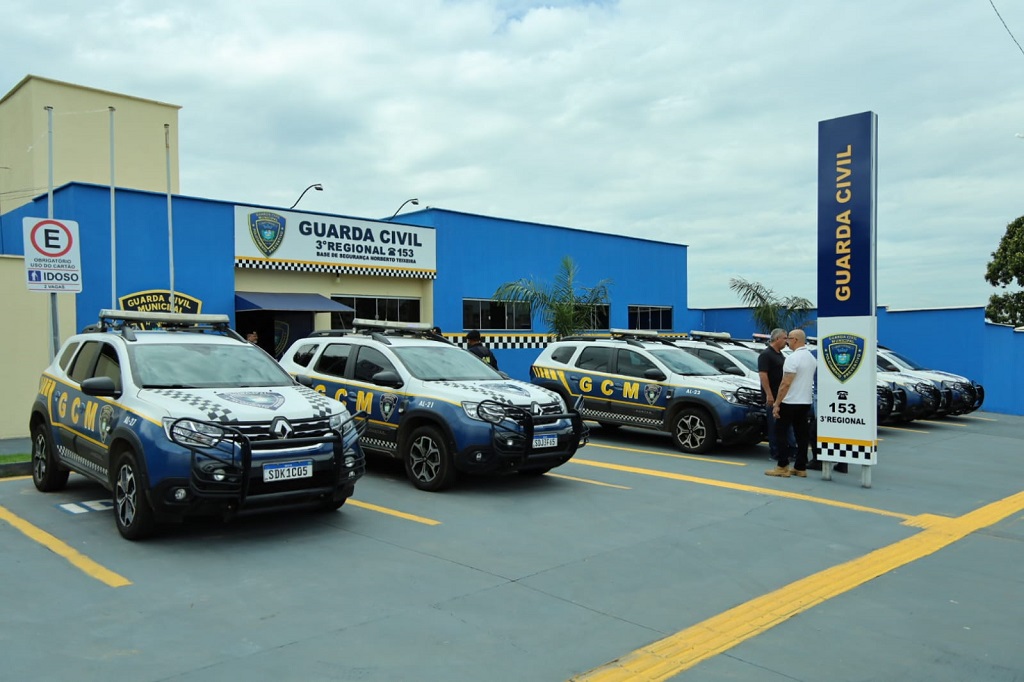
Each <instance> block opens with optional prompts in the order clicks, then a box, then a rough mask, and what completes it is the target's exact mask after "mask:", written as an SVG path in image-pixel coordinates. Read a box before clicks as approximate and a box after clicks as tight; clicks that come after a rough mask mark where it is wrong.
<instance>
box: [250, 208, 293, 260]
mask: <svg viewBox="0 0 1024 682" xmlns="http://www.w3.org/2000/svg"><path fill="white" fill-rule="evenodd" d="M284 224H285V220H284V216H279V215H277V214H276V213H273V212H271V211H254V212H252V213H250V214H249V235H250V236H251V237H252V241H253V243H254V244H255V245H256V248H257V249H259V250H260V251H262V252H263V255H264V256H270V255H273V253H274V252H275V251H277V248H278V247H279V246H281V242H283V241H284Z"/></svg>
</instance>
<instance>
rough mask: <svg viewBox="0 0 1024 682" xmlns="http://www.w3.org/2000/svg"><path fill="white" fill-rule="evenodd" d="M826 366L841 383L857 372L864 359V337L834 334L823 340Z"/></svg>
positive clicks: (822, 345) (822, 346)
mask: <svg viewBox="0 0 1024 682" xmlns="http://www.w3.org/2000/svg"><path fill="white" fill-rule="evenodd" d="M821 348H822V351H823V353H822V354H823V356H824V358H825V366H826V367H828V371H830V372H831V373H832V376H834V377H835V378H836V379H838V380H839V382H840V383H845V382H846V380H847V379H849V378H850V377H852V376H853V375H854V374H856V373H857V369H858V368H859V367H860V365H861V360H863V359H864V339H863V338H861V337H860V336H855V335H853V334H832V335H831V336H826V337H825V338H824V340H823V341H822V344H821Z"/></svg>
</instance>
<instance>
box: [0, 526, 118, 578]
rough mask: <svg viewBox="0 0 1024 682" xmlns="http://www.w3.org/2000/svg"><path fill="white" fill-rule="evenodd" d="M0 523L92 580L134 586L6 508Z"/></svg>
mask: <svg viewBox="0 0 1024 682" xmlns="http://www.w3.org/2000/svg"><path fill="white" fill-rule="evenodd" d="M0 521H6V522H7V523H9V524H11V525H12V526H13V527H14V528H16V529H17V530H19V531H21V532H22V533H23V534H24V535H25V536H26V537H28V538H29V539H30V540H35V541H36V542H38V543H39V544H41V545H42V546H43V547H45V548H47V549H48V550H50V551H51V552H53V553H54V554H56V555H57V556H61V557H64V558H65V559H67V560H68V562H69V563H70V564H71V565H72V566H74V567H75V568H77V569H78V570H80V571H82V572H83V573H85V574H86V575H87V576H89V577H90V578H95V579H96V580H99V581H100V582H101V583H104V584H106V585H109V586H110V587H124V586H125V585H131V584H132V581H130V580H128V579H127V578H125V577H123V576H120V575H118V574H117V573H114V572H113V571H111V570H110V569H107V568H104V567H103V566H100V565H99V564H98V563H96V562H95V561H93V560H92V559H90V558H89V557H87V556H85V555H84V554H82V553H81V552H79V551H78V550H77V549H75V548H74V547H72V546H70V545H68V544H67V543H66V542H64V541H63V540H58V539H57V538H55V537H54V536H52V535H50V534H49V533H47V532H46V531H45V530H43V529H42V528H39V527H37V526H34V525H32V524H31V523H29V522H28V521H26V520H25V519H23V518H21V517H20V516H16V515H15V514H12V513H11V512H10V511H8V510H7V509H5V508H4V507H0Z"/></svg>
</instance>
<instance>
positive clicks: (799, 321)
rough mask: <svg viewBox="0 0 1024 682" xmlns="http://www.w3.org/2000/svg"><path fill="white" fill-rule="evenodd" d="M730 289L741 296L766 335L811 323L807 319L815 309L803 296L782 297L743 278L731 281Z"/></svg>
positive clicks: (755, 321) (758, 283) (735, 278)
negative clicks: (777, 329)
mask: <svg viewBox="0 0 1024 682" xmlns="http://www.w3.org/2000/svg"><path fill="white" fill-rule="evenodd" d="M729 288H730V289H732V290H733V291H735V292H736V293H737V294H739V297H740V300H742V301H743V304H744V305H747V306H750V307H751V308H752V310H751V315H753V317H754V324H756V325H757V328H758V330H759V331H761V332H763V333H765V334H767V333H769V332H771V330H773V329H776V328H778V327H781V328H782V329H785V330H787V331H788V330H790V329H798V328H802V327H806V326H808V325H809V324H810V320H808V319H807V318H808V317H810V315H811V311H812V310H813V309H814V306H813V305H812V304H811V302H810V301H809V300H807V299H806V298H803V297H802V296H786V297H784V298H780V297H779V296H778V295H777V294H776V293H775V292H774V291H772V290H771V289H769V288H768V287H766V286H765V285H763V284H761V283H760V282H748V281H747V280H745V279H743V278H741V277H734V278H732V279H730V280H729Z"/></svg>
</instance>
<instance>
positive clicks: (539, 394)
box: [281, 319, 588, 491]
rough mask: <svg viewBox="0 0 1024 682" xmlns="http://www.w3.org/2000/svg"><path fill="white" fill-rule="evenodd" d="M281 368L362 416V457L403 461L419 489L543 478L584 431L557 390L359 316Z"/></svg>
mask: <svg viewBox="0 0 1024 682" xmlns="http://www.w3.org/2000/svg"><path fill="white" fill-rule="evenodd" d="M281 364H282V366H283V367H284V368H285V369H286V370H287V371H288V372H289V373H291V374H293V375H295V376H296V377H297V378H298V379H299V381H301V382H302V383H304V384H307V385H310V386H312V387H313V388H315V389H316V390H317V391H319V392H321V393H325V394H326V395H328V396H330V397H332V398H336V399H338V400H341V401H343V402H347V404H348V406H349V409H350V410H351V411H358V412H360V413H365V419H364V421H365V425H366V433H365V434H364V437H363V438H362V441H361V442H362V446H363V448H365V449H366V450H367V452H374V453H379V454H382V455H384V456H387V457H391V458H395V459H400V460H401V461H403V462H404V463H405V472H406V475H407V476H408V478H409V481H410V482H411V483H412V484H413V485H414V486H416V487H417V488H419V489H420V490H427V491H439V490H443V489H445V488H448V487H450V486H451V485H452V484H453V483H454V482H455V480H456V478H457V475H458V473H459V472H464V473H481V474H484V473H504V472H518V473H520V474H526V475H535V476H536V475H541V474H544V473H547V472H548V471H550V470H551V469H553V468H555V467H557V466H561V465H562V464H565V463H566V462H567V461H569V459H570V458H572V456H573V455H574V454H576V450H577V449H578V448H579V447H580V446H581V445H584V444H585V443H586V441H587V433H588V430H587V427H586V426H585V425H584V423H583V420H582V418H581V417H580V414H579V412H578V411H576V410H575V409H568V408H567V406H566V402H565V401H563V400H562V398H561V397H560V396H559V395H558V394H557V393H555V392H553V391H549V390H546V389H543V388H540V387H538V386H533V385H531V384H529V383H526V382H523V381H515V380H513V379H509V378H508V376H507V375H505V374H503V373H500V372H498V371H496V370H495V369H493V368H492V367H491V366H490V365H488V364H486V363H484V362H481V361H480V358H478V357H477V356H476V355H473V354H472V353H470V352H469V351H467V350H465V349H463V348H459V347H458V346H456V345H454V344H453V343H451V342H450V341H447V340H445V339H444V338H442V337H441V336H439V335H436V334H434V333H433V332H432V331H431V327H430V326H429V325H427V324H419V323H402V322H376V321H373V320H363V319H356V320H354V321H353V330H352V331H342V330H322V331H318V332H314V333H313V334H312V335H310V336H309V337H308V338H305V339H301V340H299V341H296V342H295V343H293V344H292V346H291V347H290V348H289V349H288V350H287V351H286V352H285V354H284V356H283V357H282V359H281Z"/></svg>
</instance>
